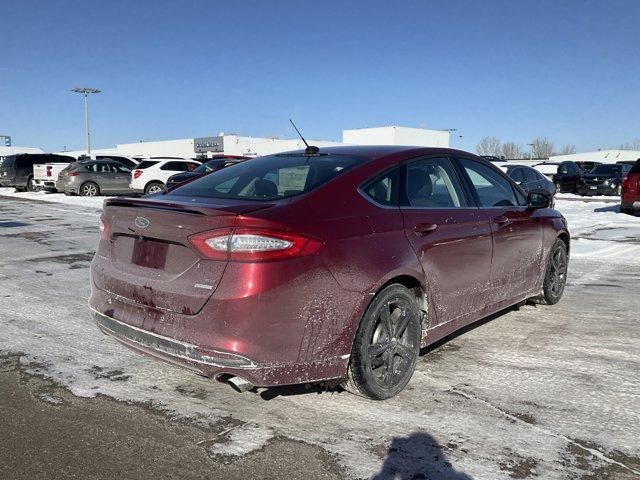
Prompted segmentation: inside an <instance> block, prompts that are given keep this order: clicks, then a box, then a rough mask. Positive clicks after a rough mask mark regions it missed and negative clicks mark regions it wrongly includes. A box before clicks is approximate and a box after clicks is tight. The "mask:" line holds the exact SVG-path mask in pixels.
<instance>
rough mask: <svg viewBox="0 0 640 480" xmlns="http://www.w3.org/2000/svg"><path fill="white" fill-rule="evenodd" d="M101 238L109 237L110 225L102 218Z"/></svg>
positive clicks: (106, 238)
mask: <svg viewBox="0 0 640 480" xmlns="http://www.w3.org/2000/svg"><path fill="white" fill-rule="evenodd" d="M100 238H101V239H102V240H108V239H109V225H108V224H107V223H105V222H104V220H102V219H100Z"/></svg>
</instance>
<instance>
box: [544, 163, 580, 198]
mask: <svg viewBox="0 0 640 480" xmlns="http://www.w3.org/2000/svg"><path fill="white" fill-rule="evenodd" d="M533 168H535V169H536V170H538V171H539V172H540V173H542V174H543V175H545V176H546V177H547V178H549V179H550V180H551V181H552V182H553V183H554V184H555V185H556V192H558V193H560V192H563V193H565V192H568V193H576V192H577V191H578V184H579V182H580V176H581V175H582V172H581V171H580V167H579V166H578V164H577V163H576V162H570V161H566V162H557V163H556V162H546V163H539V164H537V165H534V166H533Z"/></svg>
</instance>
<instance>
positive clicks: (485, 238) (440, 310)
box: [400, 156, 492, 328]
mask: <svg viewBox="0 0 640 480" xmlns="http://www.w3.org/2000/svg"><path fill="white" fill-rule="evenodd" d="M401 179H402V182H401V195H400V197H401V198H400V205H401V206H400V210H401V212H402V217H403V222H404V230H405V234H406V237H407V239H408V240H409V243H410V244H411V246H412V247H413V249H414V251H415V252H416V254H417V256H418V258H419V259H420V262H421V263H422V268H423V270H424V273H425V277H426V280H427V284H428V285H429V288H430V290H431V294H432V297H433V299H434V304H435V311H436V314H437V319H430V321H429V328H433V327H434V326H436V325H439V324H443V323H447V322H456V324H464V323H466V322H467V321H470V320H474V319H477V318H478V312H479V311H480V310H482V308H483V307H484V304H485V296H486V294H487V292H486V290H487V288H488V285H489V280H490V273H491V272H490V269H491V249H492V244H491V228H490V225H489V221H488V220H487V218H486V217H485V216H484V215H483V214H482V212H481V211H480V210H479V209H478V208H477V207H476V206H475V205H474V204H473V201H472V200H471V199H470V198H469V195H468V192H467V191H466V190H465V188H464V186H463V184H462V183H461V182H460V179H459V177H458V175H457V173H456V171H455V169H454V167H453V164H452V162H451V160H450V159H449V158H448V157H446V156H436V157H424V158H420V159H416V160H414V161H411V162H409V163H407V164H406V165H404V166H403V167H402V170H401Z"/></svg>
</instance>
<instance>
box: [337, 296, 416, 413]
mask: <svg viewBox="0 0 640 480" xmlns="http://www.w3.org/2000/svg"><path fill="white" fill-rule="evenodd" d="M420 318H421V313H420V309H419V308H418V305H417V303H416V300H415V297H414V295H413V294H412V293H411V292H410V291H409V290H408V289H407V288H406V287H404V286H402V285H399V284H393V285H389V286H388V287H385V288H384V289H383V290H382V291H381V292H379V293H378V294H377V295H376V296H375V298H374V299H373V301H372V302H371V305H369V307H368V308H367V311H366V312H365V314H364V317H363V318H362V322H361V323H360V326H359V328H358V331H357V333H356V337H355V340H354V342H353V349H352V352H351V359H350V361H349V370H348V379H347V385H346V389H347V390H349V391H351V392H352V393H355V394H359V395H363V396H365V397H368V398H371V399H374V400H385V399H387V398H391V397H393V396H395V395H397V394H398V393H400V392H401V391H402V390H403V389H404V387H405V386H406V385H407V383H408V382H409V380H410V379H411V376H412V375H413V371H414V370H415V367H416V363H417V361H418V353H419V351H420V338H421V333H422V324H421V321H420Z"/></svg>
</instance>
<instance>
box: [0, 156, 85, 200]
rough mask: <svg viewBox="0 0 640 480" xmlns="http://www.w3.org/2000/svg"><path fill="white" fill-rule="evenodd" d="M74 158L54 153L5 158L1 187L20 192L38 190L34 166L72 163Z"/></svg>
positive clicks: (2, 165)
mask: <svg viewBox="0 0 640 480" xmlns="http://www.w3.org/2000/svg"><path fill="white" fill-rule="evenodd" d="M75 161H76V159H75V158H74V157H71V156H68V155H56V154H53V153H22V154H17V155H8V156H6V157H4V159H3V160H2V163H1V164H0V186H2V187H14V188H15V189H16V191H18V192H24V191H25V190H29V191H30V192H33V191H34V190H35V189H36V186H35V184H34V183H33V166H34V165H41V164H43V163H72V162H75Z"/></svg>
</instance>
